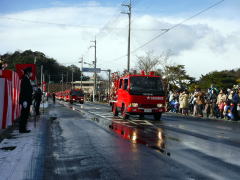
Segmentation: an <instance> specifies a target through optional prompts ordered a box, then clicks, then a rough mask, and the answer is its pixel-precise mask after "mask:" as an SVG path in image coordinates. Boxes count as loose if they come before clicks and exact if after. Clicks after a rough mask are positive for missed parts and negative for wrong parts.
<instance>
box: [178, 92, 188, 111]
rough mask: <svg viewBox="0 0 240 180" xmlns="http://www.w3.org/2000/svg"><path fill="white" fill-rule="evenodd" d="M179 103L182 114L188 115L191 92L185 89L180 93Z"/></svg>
mask: <svg viewBox="0 0 240 180" xmlns="http://www.w3.org/2000/svg"><path fill="white" fill-rule="evenodd" d="M179 104H180V107H179V108H180V109H181V111H182V114H184V115H188V107H189V94H188V92H187V91H186V90H184V91H183V92H182V93H180V95H179Z"/></svg>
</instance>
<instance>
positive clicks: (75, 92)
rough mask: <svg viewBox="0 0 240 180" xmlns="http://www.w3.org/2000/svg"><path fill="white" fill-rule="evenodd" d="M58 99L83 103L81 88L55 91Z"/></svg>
mask: <svg viewBox="0 0 240 180" xmlns="http://www.w3.org/2000/svg"><path fill="white" fill-rule="evenodd" d="M56 98H57V99H58V100H64V101H66V102H70V103H73V102H79V103H81V104H83V103H84V93H83V91H82V90H81V89H71V90H66V91H60V92H57V93H56Z"/></svg>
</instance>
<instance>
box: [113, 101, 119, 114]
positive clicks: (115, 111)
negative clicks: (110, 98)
mask: <svg viewBox="0 0 240 180" xmlns="http://www.w3.org/2000/svg"><path fill="white" fill-rule="evenodd" d="M112 111H113V115H114V116H118V110H117V106H116V105H115V104H113V110H112Z"/></svg>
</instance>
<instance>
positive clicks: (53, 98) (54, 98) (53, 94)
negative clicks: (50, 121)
mask: <svg viewBox="0 0 240 180" xmlns="http://www.w3.org/2000/svg"><path fill="white" fill-rule="evenodd" d="M52 100H53V103H54V104H55V101H56V94H55V93H52Z"/></svg>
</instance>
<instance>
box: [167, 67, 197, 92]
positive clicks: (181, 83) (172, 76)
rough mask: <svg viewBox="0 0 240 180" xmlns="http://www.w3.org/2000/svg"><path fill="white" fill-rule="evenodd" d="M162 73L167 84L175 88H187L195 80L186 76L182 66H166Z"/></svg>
mask: <svg viewBox="0 0 240 180" xmlns="http://www.w3.org/2000/svg"><path fill="white" fill-rule="evenodd" d="M163 73H164V75H165V79H166V80H167V82H168V84H169V85H170V86H172V87H175V88H187V87H188V86H189V85H190V84H192V83H194V82H195V78H193V77H191V76H189V75H187V73H186V70H185V66H184V65H172V66H166V67H165V70H164V72H163Z"/></svg>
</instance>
